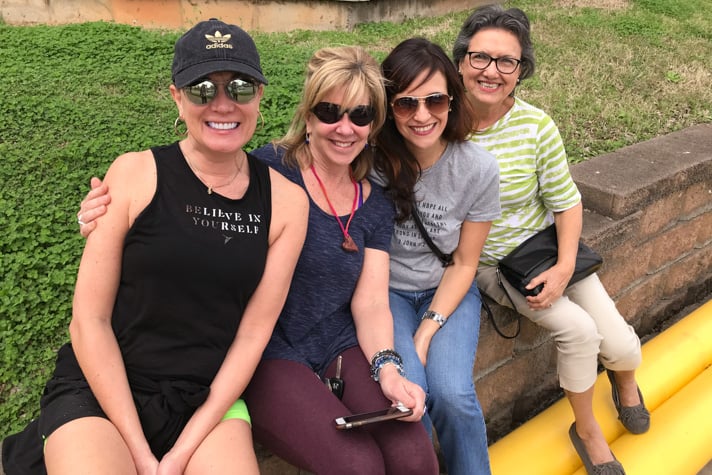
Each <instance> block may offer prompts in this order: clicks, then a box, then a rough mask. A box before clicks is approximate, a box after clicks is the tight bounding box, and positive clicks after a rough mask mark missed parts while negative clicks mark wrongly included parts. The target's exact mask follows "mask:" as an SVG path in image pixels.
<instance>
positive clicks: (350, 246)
mask: <svg viewBox="0 0 712 475" xmlns="http://www.w3.org/2000/svg"><path fill="white" fill-rule="evenodd" d="M311 171H312V173H313V174H314V178H316V181H317V182H318V183H319V187H320V188H321V192H322V193H324V198H326V202H327V203H328V204H329V209H331V212H332V213H333V214H334V218H336V222H337V223H339V227H340V228H341V232H342V233H343V235H344V241H343V242H342V243H341V247H342V248H343V249H344V250H345V251H348V252H358V246H357V245H356V243H355V242H354V240H353V238H352V237H351V236H350V235H349V225H350V224H351V220H352V219H353V217H354V213H355V212H356V203H357V202H358V185H357V184H356V180H354V178H353V176H351V173H349V177H350V178H351V183H353V185H354V202H353V204H352V205H351V214H350V215H349V219H348V220H347V221H346V226H344V223H342V222H341V218H339V215H338V214H337V213H336V210H335V209H334V206H333V205H332V204H331V201H329V195H327V194H326V188H324V184H323V183H322V182H321V178H319V175H317V173H316V168H314V165H312V166H311Z"/></svg>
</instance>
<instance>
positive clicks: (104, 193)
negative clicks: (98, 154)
mask: <svg viewBox="0 0 712 475" xmlns="http://www.w3.org/2000/svg"><path fill="white" fill-rule="evenodd" d="M89 185H90V190H89V192H88V193H87V195H86V196H85V197H84V199H83V200H82V201H81V203H79V212H78V213H77V220H78V221H79V233H80V234H81V235H82V236H83V237H88V236H89V235H90V234H91V232H92V231H94V229H96V221H95V220H96V219H97V218H98V217H100V216H103V215H104V214H105V213H106V207H107V206H108V205H109V203H111V195H110V194H109V187H108V186H107V185H106V184H105V183H103V182H102V181H101V180H100V179H99V178H97V177H92V178H91V180H90V182H89Z"/></svg>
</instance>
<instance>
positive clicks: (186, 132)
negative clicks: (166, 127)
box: [173, 116, 188, 137]
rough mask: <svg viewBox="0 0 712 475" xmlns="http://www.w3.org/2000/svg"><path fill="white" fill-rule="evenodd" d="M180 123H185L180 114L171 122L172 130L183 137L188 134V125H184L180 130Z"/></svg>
mask: <svg viewBox="0 0 712 475" xmlns="http://www.w3.org/2000/svg"><path fill="white" fill-rule="evenodd" d="M181 124H184V125H185V121H184V120H183V118H182V117H181V116H178V117H176V121H175V122H173V132H174V133H175V134H176V135H177V136H178V137H185V136H186V135H188V126H187V125H186V126H185V131H184V132H181V131H180V130H179V129H178V127H180V125H181Z"/></svg>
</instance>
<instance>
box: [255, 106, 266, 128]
mask: <svg viewBox="0 0 712 475" xmlns="http://www.w3.org/2000/svg"><path fill="white" fill-rule="evenodd" d="M257 112H259V113H260V120H261V121H262V127H261V128H262V129H264V128H265V116H263V115H262V111H260V110H258V111H257Z"/></svg>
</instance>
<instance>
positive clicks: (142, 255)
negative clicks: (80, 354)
mask: <svg viewBox="0 0 712 475" xmlns="http://www.w3.org/2000/svg"><path fill="white" fill-rule="evenodd" d="M152 151H153V154H154V156H155V160H156V168H157V179H158V180H157V189H156V194H155V195H154V197H153V199H152V201H151V202H150V203H149V205H148V206H147V207H146V208H145V209H144V210H143V211H142V212H141V213H140V214H139V216H138V217H137V218H136V221H135V222H134V224H133V226H132V227H131V229H130V230H129V232H128V233H127V235H126V239H125V241H124V252H123V260H122V271H121V281H120V284H119V289H118V294H117V297H116V302H115V305H114V311H113V316H112V326H113V329H114V333H115V334H116V338H117V340H118V343H119V347H120V348H121V353H122V356H123V359H124V364H125V366H126V372H127V374H128V377H129V380H130V381H131V380H134V379H142V378H149V379H150V380H154V381H161V380H183V381H190V382H195V383H198V384H204V385H209V384H210V382H211V381H212V379H213V378H214V376H215V374H216V372H217V370H218V369H219V367H220V365H221V363H222V361H223V359H224V357H225V354H226V353H227V350H228V348H229V346H230V344H231V343H232V341H233V340H234V338H235V334H236V332H237V327H238V325H239V323H240V319H241V317H242V313H243V311H244V309H245V306H246V305H247V302H248V300H249V299H250V296H251V295H252V293H253V292H254V290H255V288H256V286H257V284H258V283H259V281H260V278H261V277H262V273H263V271H264V266H265V260H266V256H267V249H268V236H269V225H270V220H271V209H272V207H271V183H270V177H269V171H268V170H269V169H268V168H267V166H266V165H265V164H263V163H262V162H260V161H259V160H257V159H256V158H254V157H253V156H251V155H248V163H249V169H250V184H249V187H248V189H247V191H246V192H245V195H244V196H243V197H242V198H241V199H238V200H233V199H229V198H225V197H224V196H221V195H219V194H218V193H217V192H213V193H212V194H208V193H207V188H206V186H205V185H204V184H203V183H202V182H201V181H200V180H199V179H198V178H197V177H196V176H195V175H194V174H193V172H192V171H191V169H190V168H189V166H188V164H187V162H186V160H185V158H184V156H183V154H182V152H181V150H180V147H179V146H178V144H177V143H174V144H171V145H167V146H163V147H156V148H153V149H152ZM72 356H73V355H72ZM71 359H73V358H71ZM62 372H63V371H62Z"/></svg>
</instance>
